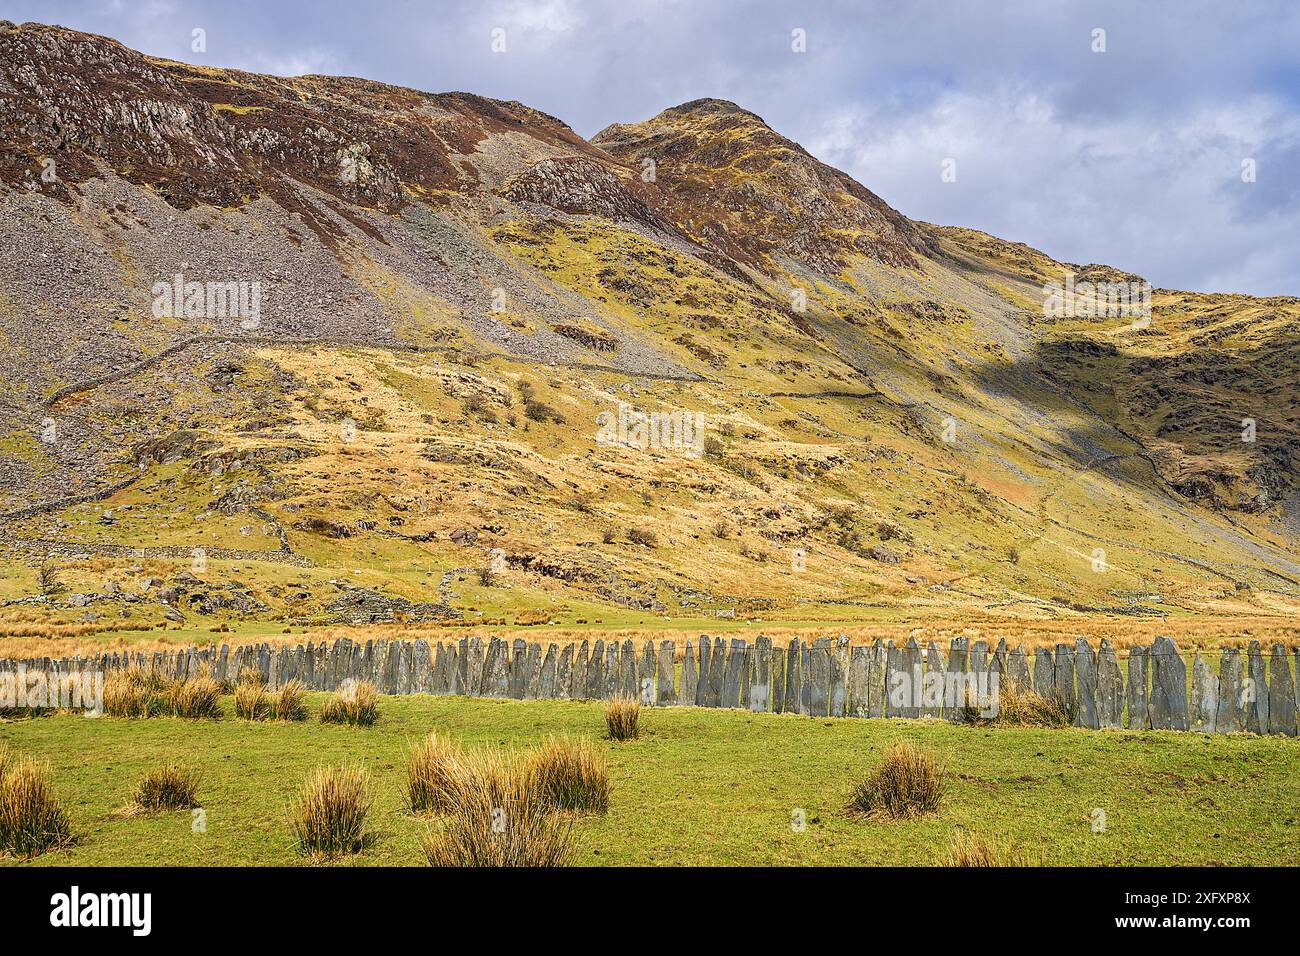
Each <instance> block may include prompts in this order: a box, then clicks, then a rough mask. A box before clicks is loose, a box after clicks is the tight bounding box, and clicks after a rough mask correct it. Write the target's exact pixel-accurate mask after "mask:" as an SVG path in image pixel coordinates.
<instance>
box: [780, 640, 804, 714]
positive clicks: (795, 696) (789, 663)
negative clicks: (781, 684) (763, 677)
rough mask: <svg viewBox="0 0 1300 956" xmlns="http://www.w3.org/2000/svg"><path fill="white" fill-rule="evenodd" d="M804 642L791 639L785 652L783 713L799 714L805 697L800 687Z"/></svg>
mask: <svg viewBox="0 0 1300 956" xmlns="http://www.w3.org/2000/svg"><path fill="white" fill-rule="evenodd" d="M801 644H802V642H801V641H800V640H798V639H797V638H793V637H792V638H790V644H789V645H788V646H787V647H786V652H785V693H784V695H783V696H784V700H783V702H782V704H781V711H782V713H786V714H797V713H799V710H800V708H799V701H800V700H801V699H802V697H803V689H802V688H801V687H800V678H799V665H800V664H801V663H802V661H803V651H802V650H801V647H800V645H801Z"/></svg>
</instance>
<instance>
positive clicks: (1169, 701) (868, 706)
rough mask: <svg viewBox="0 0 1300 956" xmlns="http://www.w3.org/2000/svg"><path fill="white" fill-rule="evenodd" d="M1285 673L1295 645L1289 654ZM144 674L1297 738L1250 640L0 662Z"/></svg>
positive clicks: (1283, 679)
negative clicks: (997, 706)
mask: <svg viewBox="0 0 1300 956" xmlns="http://www.w3.org/2000/svg"><path fill="white" fill-rule="evenodd" d="M1294 656H1295V667H1296V674H1297V675H1300V647H1298V648H1296V649H1295V652H1294ZM132 667H138V668H144V669H150V668H152V669H155V670H159V671H162V672H164V673H166V674H168V675H170V676H185V675H193V674H196V673H198V672H199V671H200V669H202V668H205V667H206V668H208V669H209V671H210V672H211V673H212V675H213V676H214V677H216V678H217V679H219V680H227V681H234V680H235V679H236V678H237V677H238V675H239V673H240V672H241V671H242V670H243V669H244V668H252V669H254V670H257V671H259V672H260V673H261V674H262V676H263V678H265V680H266V682H267V683H268V685H269V686H271V687H273V688H274V687H278V686H280V685H282V684H284V683H286V682H288V681H291V680H297V681H301V682H302V683H303V684H304V685H305V686H306V687H308V688H309V689H312V690H320V691H332V690H337V689H339V688H340V687H343V686H344V685H345V682H347V681H362V680H367V681H372V682H373V683H374V684H375V685H376V686H377V687H378V688H379V690H380V692H381V693H385V694H432V695H452V694H458V695H466V696H476V697H499V698H516V699H524V700H537V699H559V698H570V699H588V700H603V699H609V698H613V697H618V696H628V697H636V698H639V699H640V700H641V702H642V704H643V705H649V706H696V707H732V708H742V709H746V710H750V711H756V712H771V713H778V714H779V713H791V714H804V715H809V716H813V717H880V718H889V717H902V718H937V719H947V720H953V721H961V720H964V719H966V711H965V708H964V707H963V706H951V705H946V704H945V700H947V701H951V700H953V699H961V698H953V697H952V696H951V694H947V695H933V694H927V693H923V692H922V691H921V688H927V687H928V688H939V687H944V688H952V687H953V686H958V687H962V686H970V687H980V688H983V687H985V686H989V685H992V684H993V675H996V686H997V687H999V688H1012V689H1014V690H1016V691H1029V690H1033V691H1036V692H1038V693H1040V694H1043V695H1055V696H1057V697H1059V698H1060V699H1061V700H1063V701H1064V702H1065V703H1066V705H1067V706H1068V707H1069V708H1070V710H1071V711H1073V712H1074V714H1075V720H1074V723H1075V726H1079V727H1089V728H1098V729H1100V728H1114V727H1128V728H1129V729H1147V728H1151V729H1156V730H1192V731H1202V732H1220V733H1230V732H1234V731H1248V732H1251V733H1258V734H1285V735H1287V736H1293V737H1294V736H1296V729H1297V728H1296V714H1297V698H1296V684H1297V682H1296V679H1295V678H1294V677H1293V675H1292V669H1291V661H1290V659H1289V655H1288V654H1287V650H1286V648H1285V646H1284V645H1282V644H1280V643H1279V644H1274V645H1273V646H1272V648H1271V649H1269V650H1268V652H1267V653H1266V652H1265V650H1264V649H1263V648H1261V646H1260V645H1259V643H1258V642H1256V641H1252V642H1251V643H1250V645H1249V647H1248V648H1247V650H1246V653H1245V654H1244V655H1243V654H1242V653H1241V652H1240V650H1239V649H1237V648H1225V649H1224V650H1223V651H1222V652H1221V657H1220V665H1219V672H1218V673H1217V674H1216V673H1215V672H1214V670H1213V669H1212V668H1211V667H1210V665H1209V663H1208V662H1207V660H1206V659H1205V658H1204V657H1202V656H1201V655H1200V654H1199V653H1197V654H1195V655H1194V657H1193V659H1192V662H1191V668H1190V670H1189V668H1188V667H1187V664H1186V661H1185V660H1184V658H1183V657H1182V655H1181V654H1180V653H1179V652H1178V649H1177V647H1175V645H1174V642H1173V640H1172V639H1170V638H1168V637H1160V638H1157V639H1156V641H1155V643H1154V644H1152V645H1151V646H1150V647H1144V646H1135V647H1133V648H1132V649H1131V651H1130V656H1129V663H1128V673H1127V677H1126V676H1125V673H1124V670H1123V669H1122V668H1121V666H1120V663H1119V659H1118V657H1117V656H1116V653H1115V650H1114V648H1112V647H1111V645H1110V642H1109V641H1106V640H1103V641H1102V642H1101V644H1100V647H1099V648H1098V649H1097V650H1095V651H1094V650H1093V649H1092V647H1091V646H1090V645H1089V644H1088V643H1087V642H1086V641H1084V640H1082V639H1080V640H1078V641H1077V642H1076V643H1075V644H1074V645H1069V644H1057V645H1056V646H1055V647H1054V648H1040V649H1038V650H1037V651H1036V652H1035V653H1034V654H1033V656H1032V660H1031V658H1030V655H1028V654H1026V652H1025V651H1024V649H1022V648H1019V647H1017V648H1015V649H1012V650H1008V649H1007V646H1006V642H1005V641H1000V642H999V643H998V645H997V647H996V648H994V649H993V650H991V651H990V649H989V646H988V644H987V643H986V642H985V641H975V642H973V643H971V642H970V641H969V640H968V639H967V638H955V639H953V640H952V642H951V644H950V646H949V648H948V653H947V655H946V656H945V654H944V653H943V652H942V651H941V650H940V649H939V647H938V646H937V645H936V644H935V643H934V642H933V641H931V642H930V643H929V644H928V645H926V646H925V647H922V646H921V645H920V644H919V643H918V642H917V641H916V640H915V639H913V640H911V641H909V642H908V643H907V644H905V645H903V646H901V647H899V646H895V645H894V643H893V642H888V643H884V644H882V643H881V642H880V641H879V640H877V641H876V642H875V644H873V645H870V646H866V645H859V646H854V647H850V646H849V644H848V641H847V639H846V638H843V637H841V638H838V639H836V640H832V639H831V638H818V639H817V640H815V641H813V642H812V643H811V644H808V643H805V642H804V641H802V640H799V639H793V640H791V642H790V643H789V645H788V646H787V647H784V648H782V647H778V646H776V645H774V644H773V643H772V641H771V639H770V638H767V637H762V636H760V637H758V638H757V639H755V640H754V641H753V642H747V641H744V640H739V639H732V640H730V641H727V640H724V639H723V638H721V637H715V638H713V639H712V640H710V638H709V637H708V636H702V637H701V638H700V639H699V641H698V642H695V641H689V640H688V641H687V642H686V649H685V655H684V658H683V660H682V663H681V668H680V673H679V670H678V667H677V662H676V654H675V649H674V645H673V642H671V641H662V642H660V643H659V644H658V645H657V646H656V645H655V643H654V642H652V641H646V642H645V643H644V644H643V645H642V646H641V648H640V649H638V648H637V647H636V646H635V644H634V642H632V641H630V640H628V641H624V642H622V643H621V644H620V643H619V642H617V641H611V642H610V643H608V644H606V643H605V642H604V641H603V640H597V641H595V642H594V643H589V642H587V641H583V642H581V644H576V643H569V644H565V645H563V646H561V645H558V644H547V645H546V646H545V648H543V646H542V645H541V644H539V643H530V642H527V641H524V640H522V639H517V640H515V641H513V642H508V641H505V640H501V639H499V638H491V639H489V640H488V641H487V643H486V644H484V643H483V641H482V640H481V639H480V638H478V637H469V638H462V639H461V640H460V641H459V642H447V643H443V642H434V643H432V644H431V643H430V642H428V641H425V640H415V641H409V640H402V641H386V640H368V641H366V642H365V643H359V642H355V641H353V640H351V639H349V638H341V639H339V640H337V641H335V642H333V643H332V644H326V643H324V642H322V643H319V644H316V643H312V642H310V641H309V642H308V643H307V644H306V646H303V645H302V644H299V645H297V646H290V645H287V644H285V645H272V644H257V645H243V646H237V647H233V648H232V647H230V646H229V645H225V644H223V645H221V646H220V647H217V646H215V645H209V646H206V647H190V648H185V649H181V650H177V651H155V652H153V653H142V652H122V653H118V652H113V653H111V654H103V655H100V656H97V657H87V658H80V657H77V658H63V659H60V660H51V659H49V658H43V659H36V660H13V659H9V660H0V680H5V679H6V676H5V675H6V674H10V675H14V676H13V677H9V678H7V679H8V680H14V679H15V678H21V677H22V675H24V674H26V673H30V672H32V671H39V672H42V673H43V674H44V675H45V676H46V678H47V679H57V678H58V677H59V675H61V674H62V675H67V674H70V673H84V672H86V671H103V672H105V673H107V672H111V671H114V670H117V669H120V668H132Z"/></svg>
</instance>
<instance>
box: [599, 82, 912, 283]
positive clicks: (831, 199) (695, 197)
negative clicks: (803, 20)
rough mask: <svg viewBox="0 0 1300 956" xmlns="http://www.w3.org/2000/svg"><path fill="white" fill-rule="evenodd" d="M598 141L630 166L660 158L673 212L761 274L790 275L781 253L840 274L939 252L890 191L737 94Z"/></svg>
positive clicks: (697, 235)
mask: <svg viewBox="0 0 1300 956" xmlns="http://www.w3.org/2000/svg"><path fill="white" fill-rule="evenodd" d="M592 143H594V144H595V145H597V146H599V147H600V148H601V149H603V150H605V151H606V152H608V153H610V154H612V155H613V156H615V157H617V158H618V159H621V160H623V161H624V162H630V163H638V164H642V165H644V164H645V163H646V161H647V160H653V161H654V164H655V170H656V172H655V176H656V180H657V182H658V184H659V186H660V189H661V191H663V192H666V193H667V194H668V196H669V197H671V198H670V205H673V206H675V207H676V208H674V209H673V211H672V212H671V213H669V216H668V217H669V218H671V219H674V220H675V221H677V222H685V223H686V224H687V230H686V231H687V232H688V233H689V234H690V235H691V236H692V238H694V239H695V240H696V241H698V242H700V243H701V244H702V245H705V246H707V247H709V248H711V249H713V250H715V251H717V252H720V253H723V254H725V255H728V256H730V257H732V258H735V259H737V260H740V261H742V262H745V263H747V264H748V265H750V266H753V267H755V268H757V269H759V270H760V271H764V272H775V271H780V268H781V267H780V266H779V265H778V264H777V261H776V259H775V258H774V257H786V258H789V259H792V260H794V261H797V262H800V263H803V264H804V265H807V266H811V267H812V268H813V269H815V270H817V271H819V272H822V273H824V274H827V275H837V274H839V273H840V272H842V271H843V270H844V268H846V267H847V266H848V265H849V264H850V263H851V261H852V260H853V258H854V257H855V256H860V255H865V256H867V257H868V258H871V259H875V260H877V261H879V262H882V263H885V264H887V265H892V266H896V267H902V268H915V267H917V266H918V265H919V261H920V258H921V257H925V256H927V255H928V254H929V252H930V251H931V248H930V243H929V240H928V239H926V238H925V237H924V236H923V235H922V233H921V232H920V231H919V230H918V229H917V228H916V226H915V225H914V224H913V223H912V222H911V221H909V220H908V219H907V218H906V217H904V216H903V215H901V214H900V213H898V212H897V211H896V210H894V209H892V208H890V206H889V205H888V204H886V203H885V202H884V201H883V200H882V199H880V197H878V196H876V195H875V194H874V193H872V192H871V191H870V190H868V189H866V188H865V187H864V186H862V185H861V184H860V183H858V182H856V181H855V180H854V179H853V178H852V177H851V176H849V175H847V174H846V173H843V172H841V171H840V170H838V169H833V168H832V167H830V166H828V165H826V164H825V163H823V162H821V161H820V160H818V159H816V158H815V157H813V156H812V155H811V154H809V153H808V151H807V150H805V149H804V148H803V147H802V146H800V145H799V144H798V143H796V142H794V141H793V140H790V139H787V138H786V137H785V136H782V135H781V134H780V133H778V132H776V131H775V130H773V129H772V128H771V127H770V126H768V125H767V123H765V122H764V121H763V119H762V118H761V117H759V116H758V115H757V114H755V113H752V112H750V111H749V110H746V109H744V108H743V107H740V106H738V105H736V104H735V103H732V102H730V101H729V100H721V99H698V100H691V101H690V102H688V103H682V104H681V105H680V106H674V107H670V108H668V109H666V110H664V111H663V112H661V113H659V114H658V115H656V116H654V117H653V118H651V119H648V120H646V121H645V122H642V123H629V124H615V125H613V126H609V127H607V128H605V129H603V130H601V132H599V133H597V134H596V135H595V136H594V137H592ZM706 211H707V215H706ZM692 222H694V223H695V227H694V228H691V223H692Z"/></svg>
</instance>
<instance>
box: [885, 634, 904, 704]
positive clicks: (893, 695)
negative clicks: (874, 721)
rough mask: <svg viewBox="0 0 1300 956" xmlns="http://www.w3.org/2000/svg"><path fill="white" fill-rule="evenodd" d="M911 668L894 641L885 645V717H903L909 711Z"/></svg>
mask: <svg viewBox="0 0 1300 956" xmlns="http://www.w3.org/2000/svg"><path fill="white" fill-rule="evenodd" d="M909 670H910V669H909V668H908V666H907V660H906V657H905V655H904V654H903V652H902V651H901V650H900V649H899V648H897V647H895V646H894V642H893V641H889V642H887V643H886V644H885V716H886V717H902V716H903V714H904V713H905V712H906V710H907V706H908V699H907V681H908V679H909V676H910V674H909Z"/></svg>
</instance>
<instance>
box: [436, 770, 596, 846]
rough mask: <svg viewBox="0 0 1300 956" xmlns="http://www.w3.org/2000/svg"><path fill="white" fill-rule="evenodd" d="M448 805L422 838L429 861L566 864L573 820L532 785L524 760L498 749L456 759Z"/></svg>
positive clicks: (570, 844) (572, 843)
mask: <svg viewBox="0 0 1300 956" xmlns="http://www.w3.org/2000/svg"><path fill="white" fill-rule="evenodd" d="M447 799H448V809H447V811H446V812H445V813H444V814H443V816H442V817H441V818H440V819H439V820H438V821H437V822H436V823H435V825H434V826H433V827H432V828H431V829H430V830H429V832H428V833H426V834H425V836H424V837H423V839H422V844H423V847H424V853H425V856H426V858H427V859H428V861H429V863H430V864H431V865H433V866H491V867H498V866H526V867H542V866H565V865H568V864H570V863H572V862H573V859H574V855H575V853H576V847H575V844H574V839H573V823H572V820H571V819H570V818H569V817H567V816H566V815H564V814H561V813H557V812H556V808H555V807H554V805H553V804H552V803H551V800H550V799H549V798H548V796H547V795H546V794H544V793H543V792H542V791H541V790H540V789H539V788H538V787H536V786H535V785H534V782H533V777H532V775H531V774H530V773H529V772H528V768H527V765H526V763H525V762H524V761H522V760H520V759H519V758H518V757H517V756H515V755H509V754H503V753H501V752H500V751H492V750H479V751H472V752H467V753H465V754H463V755H461V757H460V758H459V760H458V763H457V771H456V773H455V774H454V776H453V778H452V783H451V788H450V792H449V793H448V797H447Z"/></svg>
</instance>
